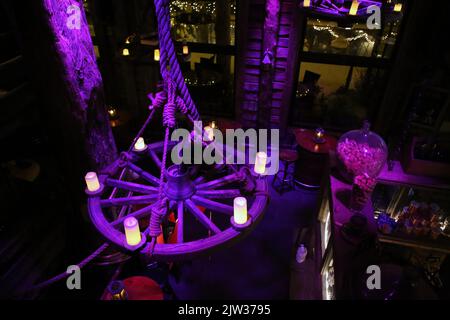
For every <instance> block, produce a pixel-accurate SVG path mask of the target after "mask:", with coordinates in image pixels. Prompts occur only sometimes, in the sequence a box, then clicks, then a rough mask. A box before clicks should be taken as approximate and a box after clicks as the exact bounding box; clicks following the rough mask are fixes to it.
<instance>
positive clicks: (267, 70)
mask: <svg viewBox="0 0 450 320" xmlns="http://www.w3.org/2000/svg"><path fill="white" fill-rule="evenodd" d="M279 18H280V0H267V1H266V19H265V21H264V36H263V46H262V57H263V58H264V55H265V53H266V52H268V53H269V54H270V55H269V56H270V59H271V60H272V61H273V62H274V59H275V57H276V45H277V36H278V27H279V20H280V19H279ZM273 65H274V64H273ZM273 65H270V66H264V65H262V63H261V66H262V68H261V77H260V83H259V94H258V102H259V103H258V124H257V125H258V128H263V129H267V128H270V127H271V109H272V108H271V107H272V83H273Z"/></svg>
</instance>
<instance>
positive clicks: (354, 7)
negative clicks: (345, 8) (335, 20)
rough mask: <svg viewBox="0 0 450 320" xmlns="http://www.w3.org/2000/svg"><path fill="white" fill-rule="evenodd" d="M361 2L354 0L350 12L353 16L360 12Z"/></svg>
mask: <svg viewBox="0 0 450 320" xmlns="http://www.w3.org/2000/svg"><path fill="white" fill-rule="evenodd" d="M358 7H359V2H358V1H357V0H353V2H352V6H351V7H350V12H349V14H350V15H351V16H355V15H356V14H357V13H358Z"/></svg>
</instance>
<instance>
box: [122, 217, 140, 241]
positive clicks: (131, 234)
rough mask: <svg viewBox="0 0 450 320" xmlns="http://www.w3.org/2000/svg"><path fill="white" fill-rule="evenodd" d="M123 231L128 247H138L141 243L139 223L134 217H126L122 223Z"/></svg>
mask: <svg viewBox="0 0 450 320" xmlns="http://www.w3.org/2000/svg"><path fill="white" fill-rule="evenodd" d="M123 227H124V229H125V238H126V239H127V244H128V245H129V246H135V245H138V244H139V243H140V242H141V231H140V230H139V223H138V221H137V219H136V218H135V217H128V218H126V219H125V221H124V222H123Z"/></svg>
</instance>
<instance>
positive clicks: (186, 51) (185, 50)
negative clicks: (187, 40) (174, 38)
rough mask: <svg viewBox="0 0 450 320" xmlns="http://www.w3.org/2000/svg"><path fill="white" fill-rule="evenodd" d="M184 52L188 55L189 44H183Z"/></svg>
mask: <svg viewBox="0 0 450 320" xmlns="http://www.w3.org/2000/svg"><path fill="white" fill-rule="evenodd" d="M183 54H184V55H188V54H189V47H188V46H187V44H184V45H183Z"/></svg>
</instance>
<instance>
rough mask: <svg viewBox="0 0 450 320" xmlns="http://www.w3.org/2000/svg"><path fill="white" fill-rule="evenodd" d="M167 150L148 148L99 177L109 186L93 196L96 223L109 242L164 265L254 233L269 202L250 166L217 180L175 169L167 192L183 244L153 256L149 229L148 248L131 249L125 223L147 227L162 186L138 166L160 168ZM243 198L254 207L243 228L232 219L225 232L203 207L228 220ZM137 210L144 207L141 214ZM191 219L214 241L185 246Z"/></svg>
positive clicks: (228, 170) (226, 169) (263, 182)
mask: <svg viewBox="0 0 450 320" xmlns="http://www.w3.org/2000/svg"><path fill="white" fill-rule="evenodd" d="M163 145H164V143H163V142H158V143H153V144H151V145H148V146H147V149H146V151H145V152H144V153H139V154H137V153H136V152H131V153H124V154H123V156H122V157H121V159H120V160H118V161H117V162H116V163H115V164H114V165H113V168H112V169H110V170H109V173H107V174H103V175H100V176H99V180H100V182H101V183H102V186H103V187H102V188H101V190H100V191H99V192H96V193H89V192H88V194H89V200H88V209H89V214H90V218H91V220H92V223H93V224H94V226H95V227H96V228H97V230H98V231H99V232H100V233H101V234H102V235H103V236H104V237H105V238H106V239H107V240H108V241H109V242H111V243H113V244H114V245H115V246H116V247H118V248H119V249H120V250H122V251H124V252H126V253H133V252H139V253H142V254H144V255H145V256H147V257H149V258H151V259H154V260H158V261H176V260H182V259H189V258H192V257H193V256H196V255H198V254H202V253H210V252H211V251H212V250H213V249H215V248H218V247H221V246H224V245H226V244H231V243H232V242H233V241H236V240H238V239H240V238H241V237H243V236H244V235H246V234H247V233H249V232H250V231H251V230H252V229H253V227H254V226H256V224H257V223H258V222H259V221H260V220H261V218H262V216H263V214H264V209H265V208H266V206H267V202H268V184H267V179H266V177H264V176H254V175H252V174H250V172H251V170H250V169H249V168H248V167H246V166H245V165H244V166H241V167H240V168H236V167H235V166H231V165H223V166H222V168H221V170H220V171H221V172H220V173H218V175H219V177H214V179H208V178H205V176H204V175H195V174H193V173H191V172H180V167H179V166H171V167H169V168H168V169H167V172H166V176H167V181H166V182H164V186H163V190H164V196H165V197H166V198H167V199H168V203H169V209H171V210H173V212H174V213H175V215H176V218H177V221H178V222H177V223H178V234H177V243H174V244H168V243H165V244H162V243H158V244H155V246H154V248H153V250H152V252H151V254H150V249H151V248H150V246H151V239H147V236H148V233H149V226H147V227H146V228H145V229H144V231H143V236H142V242H141V243H140V244H139V245H137V246H135V247H130V246H128V245H127V243H126V237H125V234H124V231H123V221H124V219H125V218H126V217H129V216H133V217H135V218H136V219H138V220H139V221H140V224H141V225H143V224H144V225H145V222H146V221H147V220H148V217H149V216H150V215H151V212H152V210H151V209H152V206H153V205H154V204H155V202H156V201H157V197H158V193H157V190H158V188H159V183H160V181H159V179H158V178H157V177H155V176H154V175H153V174H151V173H150V172H149V171H148V170H145V169H143V168H141V167H140V166H138V165H137V164H136V162H138V161H140V162H144V163H145V162H146V161H145V160H147V159H152V161H153V162H154V164H155V165H156V166H160V165H161V160H160V156H159V154H160V152H161V151H162V149H163ZM207 169H208V168H207ZM209 169H210V170H212V171H214V172H217V166H210V167H209ZM117 176H118V177H117ZM130 178H133V179H130ZM131 180H133V181H131ZM137 181H138V182H137ZM249 185H251V187H249ZM230 186H231V187H230ZM238 196H245V197H246V198H247V200H248V203H249V207H248V208H249V210H248V216H249V222H248V223H247V224H245V225H242V226H239V225H236V224H233V223H232V221H231V219H227V220H226V221H227V222H228V223H227V224H224V223H222V225H221V226H220V227H219V226H217V225H216V224H215V223H214V222H213V221H212V220H211V219H210V218H209V217H208V216H207V215H205V214H204V213H203V212H202V211H201V210H200V209H199V208H198V207H199V206H201V207H204V208H206V209H208V210H210V211H211V213H212V217H215V216H216V215H228V216H229V217H230V218H231V217H232V216H233V206H232V205H230V204H227V203H224V201H227V199H233V198H235V197H238ZM228 201H229V200H228ZM136 205H140V206H143V207H142V208H140V209H136V208H135V206H136ZM111 209H112V210H111ZM186 214H192V215H193V216H194V217H195V218H196V220H197V221H199V222H200V223H201V225H203V226H204V227H205V228H206V230H208V231H209V234H211V236H208V237H205V238H200V239H194V240H192V241H185V239H184V233H185V231H188V230H189V229H188V228H189V226H188V225H186V223H185V215H186ZM222 222H223V221H222Z"/></svg>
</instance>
